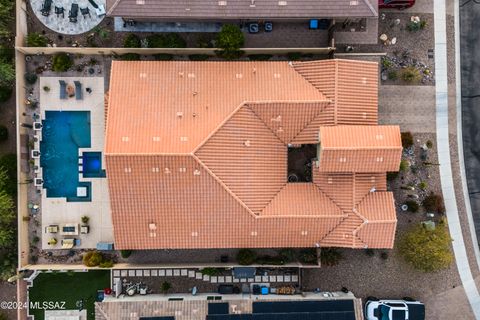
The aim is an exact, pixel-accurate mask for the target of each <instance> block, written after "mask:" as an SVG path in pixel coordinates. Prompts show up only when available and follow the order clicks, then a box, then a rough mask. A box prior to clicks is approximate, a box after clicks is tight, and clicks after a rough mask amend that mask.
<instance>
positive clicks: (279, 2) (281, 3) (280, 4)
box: [278, 0, 287, 6]
mask: <svg viewBox="0 0 480 320" xmlns="http://www.w3.org/2000/svg"><path fill="white" fill-rule="evenodd" d="M278 5H279V6H286V5H287V1H283V0H282V1H278Z"/></svg>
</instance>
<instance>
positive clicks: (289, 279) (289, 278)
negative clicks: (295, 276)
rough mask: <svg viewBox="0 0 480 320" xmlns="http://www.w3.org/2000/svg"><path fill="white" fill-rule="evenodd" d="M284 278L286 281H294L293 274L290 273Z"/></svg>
mask: <svg viewBox="0 0 480 320" xmlns="http://www.w3.org/2000/svg"><path fill="white" fill-rule="evenodd" d="M284 280H285V282H290V281H292V276H290V275H288V276H287V275H286V276H285V277H284Z"/></svg>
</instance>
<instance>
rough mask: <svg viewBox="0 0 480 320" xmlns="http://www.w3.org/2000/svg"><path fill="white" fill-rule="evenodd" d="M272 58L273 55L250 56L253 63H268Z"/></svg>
mask: <svg viewBox="0 0 480 320" xmlns="http://www.w3.org/2000/svg"><path fill="white" fill-rule="evenodd" d="M271 58H272V55H271V54H251V55H249V56H248V59H249V60H252V61H266V60H270V59H271Z"/></svg>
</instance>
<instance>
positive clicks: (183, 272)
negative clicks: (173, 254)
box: [180, 269, 188, 277]
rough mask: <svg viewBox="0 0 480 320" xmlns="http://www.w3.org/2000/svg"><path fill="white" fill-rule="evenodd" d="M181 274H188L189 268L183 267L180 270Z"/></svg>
mask: <svg viewBox="0 0 480 320" xmlns="http://www.w3.org/2000/svg"><path fill="white" fill-rule="evenodd" d="M180 274H181V275H182V276H184V277H186V276H187V275H188V270H187V269H182V270H180Z"/></svg>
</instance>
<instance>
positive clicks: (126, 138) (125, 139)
mask: <svg viewBox="0 0 480 320" xmlns="http://www.w3.org/2000/svg"><path fill="white" fill-rule="evenodd" d="M128 140H130V138H129V137H122V142H128Z"/></svg>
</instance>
